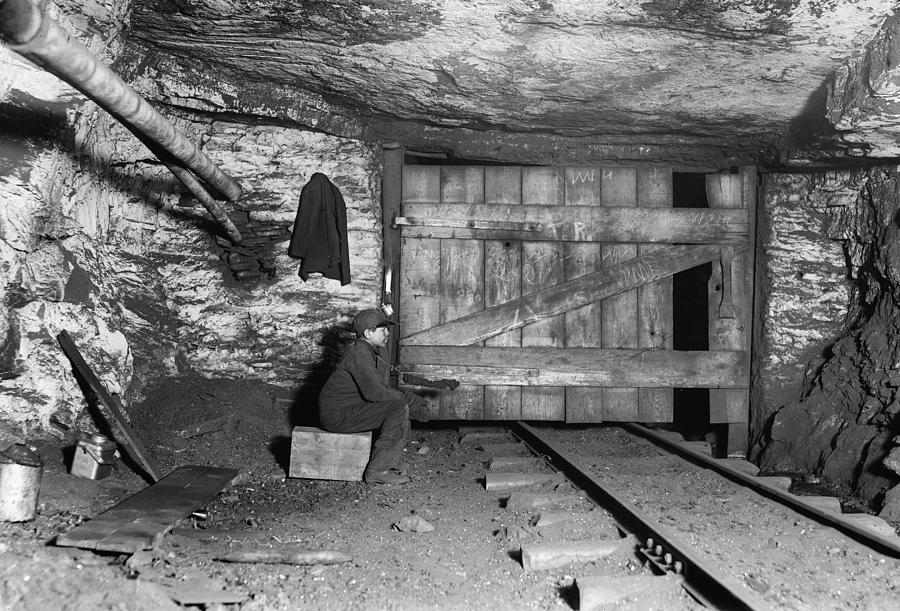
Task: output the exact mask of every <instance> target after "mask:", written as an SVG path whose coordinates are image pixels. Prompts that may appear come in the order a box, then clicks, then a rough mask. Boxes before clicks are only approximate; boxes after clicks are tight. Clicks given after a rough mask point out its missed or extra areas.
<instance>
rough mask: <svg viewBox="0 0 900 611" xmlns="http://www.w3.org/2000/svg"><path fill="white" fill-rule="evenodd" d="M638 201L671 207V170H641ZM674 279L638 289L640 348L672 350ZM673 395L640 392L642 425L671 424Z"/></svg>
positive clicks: (647, 248)
mask: <svg viewBox="0 0 900 611" xmlns="http://www.w3.org/2000/svg"><path fill="white" fill-rule="evenodd" d="M637 181H638V183H637V200H638V206H640V207H642V208H671V207H672V195H673V194H672V169H671V168H661V167H641V168H638V174H637ZM654 250H659V246H657V245H655V244H640V245H638V254H645V253H648V252H653V251H654ZM673 332H674V326H673V320H672V278H671V277H668V278H662V279H660V280H658V281H656V282H653V283H650V284H645V285H643V286H640V287H638V347H640V348H649V349H650V350H671V349H672V334H673ZM674 412H675V407H674V394H673V391H672V389H671V388H640V389H638V420H639V421H640V422H672V420H673V419H674Z"/></svg>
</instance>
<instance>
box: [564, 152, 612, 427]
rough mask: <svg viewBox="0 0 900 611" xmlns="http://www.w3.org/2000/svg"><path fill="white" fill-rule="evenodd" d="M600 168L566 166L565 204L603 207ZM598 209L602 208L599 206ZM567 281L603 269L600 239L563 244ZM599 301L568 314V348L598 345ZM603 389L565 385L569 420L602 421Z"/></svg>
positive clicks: (567, 418)
mask: <svg viewBox="0 0 900 611" xmlns="http://www.w3.org/2000/svg"><path fill="white" fill-rule="evenodd" d="M601 171H602V170H601V169H600V168H595V167H588V168H580V167H570V168H566V206H591V207H597V206H600V182H601V181H600V173H601ZM598 209H599V208H598ZM564 249H565V250H564V252H565V264H564V266H563V267H564V273H565V279H566V280H572V279H573V278H579V277H581V276H584V275H586V274H589V273H591V272H596V271H599V270H600V262H601V252H600V243H599V242H583V243H576V242H567V243H566V244H565V245H564ZM600 313H601V309H600V303H599V302H594V303H589V304H587V305H584V306H581V307H580V308H577V309H575V310H571V311H569V312H566V313H565V315H564V316H565V321H566V340H565V345H566V347H567V348H599V347H600V327H601V316H600ZM602 420H603V408H602V390H601V389H600V388H599V387H589V386H567V387H566V422H601V421H602Z"/></svg>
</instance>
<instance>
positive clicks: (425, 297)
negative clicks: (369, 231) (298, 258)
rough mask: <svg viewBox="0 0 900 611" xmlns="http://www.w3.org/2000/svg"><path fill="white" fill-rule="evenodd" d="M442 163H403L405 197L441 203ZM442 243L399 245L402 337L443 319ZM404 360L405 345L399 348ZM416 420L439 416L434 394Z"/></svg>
mask: <svg viewBox="0 0 900 611" xmlns="http://www.w3.org/2000/svg"><path fill="white" fill-rule="evenodd" d="M440 178H441V168H440V166H412V165H405V166H403V189H402V199H403V200H404V201H406V200H408V199H415V200H417V201H428V202H435V203H436V202H440V200H441V180H440ZM440 269H441V242H440V240H437V239H420V238H407V237H404V238H402V239H401V244H400V274H399V275H400V278H399V279H398V280H399V283H400V287H399V289H398V290H399V291H400V295H399V299H398V301H399V312H398V322H399V323H400V336H401V337H402V336H404V335H408V334H411V333H417V332H419V331H422V330H424V329H429V328H431V327H434V326H436V325H439V324H440V322H441V310H440V282H441V277H440V272H439V271H438V270H440ZM399 358H400V360H402V359H403V348H402V346H401V347H400V348H399ZM424 398H425V405H424V406H423V407H422V409H421V412H419V413H411V414H410V417H411V418H413V419H416V420H430V419H431V418H436V417H437V415H438V411H439V407H438V400H437V397H436V396H435V395H433V394H432V395H428V396H426V397H424Z"/></svg>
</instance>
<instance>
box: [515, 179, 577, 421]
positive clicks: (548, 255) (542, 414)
mask: <svg viewBox="0 0 900 611" xmlns="http://www.w3.org/2000/svg"><path fill="white" fill-rule="evenodd" d="M564 201H565V176H564V175H563V173H562V172H560V171H559V170H557V169H556V168H551V167H529V168H523V169H522V203H523V204H540V205H546V206H561V205H562V204H563V202H564ZM562 256H563V248H562V244H560V243H555V242H523V244H522V294H523V295H527V294H529V293H534V292H537V291H539V290H541V289H545V288H547V287H550V286H554V285H556V284H559V283H560V282H562V281H563V263H562ZM564 338H565V319H564V317H563V315H562V314H560V315H558V316H553V317H551V318H547V319H545V320H541V321H538V322H535V323H532V324H530V325H526V326H524V327H522V345H523V346H544V347H555V348H562V347H563V345H564ZM565 400H566V394H565V388H563V387H556V386H540V387H538V386H527V387H524V388H523V389H522V419H523V420H564V419H565V410H566V405H565Z"/></svg>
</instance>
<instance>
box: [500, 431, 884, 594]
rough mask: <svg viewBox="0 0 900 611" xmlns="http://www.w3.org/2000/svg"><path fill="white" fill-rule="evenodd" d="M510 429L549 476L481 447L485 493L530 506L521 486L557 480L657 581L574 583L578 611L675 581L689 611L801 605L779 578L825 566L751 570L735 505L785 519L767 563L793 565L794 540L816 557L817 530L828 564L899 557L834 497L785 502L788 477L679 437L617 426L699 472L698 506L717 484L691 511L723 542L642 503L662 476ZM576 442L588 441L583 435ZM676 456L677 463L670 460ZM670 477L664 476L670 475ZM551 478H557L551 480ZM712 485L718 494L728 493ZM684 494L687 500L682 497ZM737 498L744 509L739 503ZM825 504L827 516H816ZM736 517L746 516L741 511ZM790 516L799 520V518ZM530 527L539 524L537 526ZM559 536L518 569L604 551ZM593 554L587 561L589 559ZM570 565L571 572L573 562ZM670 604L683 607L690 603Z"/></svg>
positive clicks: (566, 436) (585, 446) (583, 446)
mask: <svg viewBox="0 0 900 611" xmlns="http://www.w3.org/2000/svg"><path fill="white" fill-rule="evenodd" d="M509 431H510V433H512V435H514V436H515V438H517V439H518V440H520V442H521V443H522V444H524V446H526V447H527V448H528V450H530V452H531V453H532V454H533V455H534V456H538V457H541V459H542V460H543V461H545V464H546V465H548V466H549V468H547V467H545V468H544V469H543V470H542V469H541V468H539V467H535V466H534V465H533V464H531V465H529V463H527V461H526V460H524V459H523V458H522V457H519V458H515V457H511V456H504V454H505V453H507V454H514V452H512V451H511V450H512V447H513V446H510V445H509V444H505V446H504V445H500V446H497V445H495V446H493V448H491V446H490V444H486V445H485V449H488V450H489V451H490V452H491V455H492V459H491V462H490V466H489V470H488V472H487V473H486V475H485V488H486V489H487V490H489V491H494V492H503V491H505V492H506V493H508V495H509V496H508V501H507V503H508V505H509V504H512V505H514V506H515V505H519V506H521V505H522V504H523V503H524V504H525V505H528V504H529V503H531V501H529V500H525V501H522V500H521V499H519V497H518V495H519V494H520V493H519V491H522V490H525V489H527V488H526V487H527V486H528V485H529V484H531V485H539V486H543V488H544V489H547V486H548V483H547V482H550V485H552V486H555V489H563V488H559V486H558V481H559V480H558V477H559V476H560V475H561V476H564V477H565V478H566V479H567V480H568V481H569V482H571V484H572V485H574V487H575V488H576V489H578V490H580V491H581V492H582V493H583V494H584V495H585V496H587V497H589V498H590V499H591V500H592V501H593V502H594V503H596V505H597V506H599V507H600V508H602V509H605V510H606V511H608V512H610V514H611V515H612V519H613V520H614V521H615V523H616V525H617V527H618V529H619V530H620V532H621V535H622V536H623V541H624V545H625V546H627V547H631V548H633V550H632V551H633V552H634V553H635V554H636V557H638V558H640V559H641V560H642V561H643V564H644V565H645V567H649V568H650V569H652V572H653V574H655V575H657V576H658V577H649V576H647V575H646V572H644V576H643V578H642V579H643V581H641V580H640V579H639V580H637V582H636V581H635V580H631V581H628V582H627V584H626V585H618V586H615V585H614V586H611V585H610V584H617V583H620V582H621V583H625V582H626V581H627V580H625V579H624V578H617V577H612V578H610V577H605V578H603V579H600V580H597V579H593V578H592V577H591V576H590V575H582V576H580V577H579V576H576V578H575V580H574V582H575V590H576V592H575V593H574V596H577V597H578V598H579V599H580V600H579V601H578V602H576V603H574V604H573V606H575V607H576V608H580V609H591V608H598V605H601V603H610V602H614V601H615V600H616V596H620V597H621V596H623V592H627V591H632V592H633V591H638V590H642V589H643V590H648V589H649V590H653V589H656V588H657V587H659V588H662V589H666V588H671V585H672V584H673V583H674V584H676V585H677V586H678V587H681V588H683V589H684V591H686V592H687V593H689V594H690V597H691V598H692V599H693V601H696V604H697V608H699V607H700V606H704V607H708V608H716V609H771V608H778V607H780V606H782V605H783V606H784V607H786V608H791V607H795V606H799V607H803V605H802V604H800V605H797V604H796V602H795V601H793V600H792V596H799V595H795V594H792V593H791V591H790V583H788V582H789V581H790V579H789V578H785V580H784V583H780V582H779V579H780V575H782V574H783V573H788V572H790V571H792V570H793V571H806V572H808V573H809V574H815V572H816V571H817V566H819V565H820V564H821V563H822V562H823V561H824V560H823V559H822V558H820V557H817V554H816V553H812V554H809V556H810V557H809V558H808V559H807V561H808V562H809V563H810V566H809V567H808V568H802V563H799V561H798V562H797V563H795V565H794V566H793V567H791V568H790V569H789V570H788V569H785V568H783V567H781V566H780V565H779V564H778V563H777V562H776V563H775V566H773V567H772V569H771V572H767V571H766V569H760V568H759V567H758V566H751V564H752V563H751V562H750V561H749V560H747V558H744V557H743V556H745V555H747V556H749V555H753V554H746V553H745V552H747V551H749V549H745V548H752V545H750V544H747V543H741V542H742V541H745V540H746V538H747V533H742V532H740V531H741V529H742V528H744V523H743V522H742V520H741V518H740V516H736V515H735V514H736V513H739V512H736V511H735V508H736V507H737V506H740V505H747V506H752V507H751V508H750V510H751V511H762V512H768V513H771V514H772V515H773V516H785V517H778V518H777V519H782V520H784V521H785V524H787V525H788V527H793V528H794V532H790V528H788V527H786V528H785V529H782V531H779V532H782V533H783V534H781V535H780V536H779V537H778V538H777V540H775V541H768V542H766V545H770V546H772V545H774V546H775V548H777V547H778V546H779V545H781V546H782V550H787V552H782V553H779V554H773V556H775V555H779V556H781V555H784V553H789V554H790V555H791V557H792V558H793V557H795V556H802V555H804V554H803V553H801V552H797V551H795V550H794V549H793V547H794V545H795V544H797V543H798V541H799V542H802V544H803V545H805V546H806V548H805V549H815V545H816V542H815V541H809V540H808V539H809V537H810V534H809V533H811V532H813V531H815V532H816V536H818V537H825V538H826V539H827V541H828V543H826V544H825V548H823V549H826V550H829V551H827V552H826V553H825V556H826V559H827V556H830V555H832V552H831V551H830V550H833V549H844V548H850V547H853V550H855V551H854V553H862V554H866V553H870V555H869V557H873V555H874V557H876V558H877V557H878V556H879V555H883V556H884V557H886V558H891V559H897V558H900V544H898V539H897V538H896V536H895V535H893V534H892V533H889V532H886V531H885V530H882V531H881V532H879V531H878V530H873V527H872V526H871V525H870V524H867V523H865V521H863V523H860V522H859V521H857V520H856V518H859V517H861V516H848V515H846V514H842V513H840V505H839V501H838V500H837V499H836V498H832V499H830V501H829V500H828V499H825V501H828V502H825V501H823V499H822V498H820V497H812V498H804V497H799V496H796V495H793V494H790V493H789V492H787V490H786V483H787V482H786V481H785V480H786V478H764V477H758V476H756V475H754V474H753V473H752V469H753V467H752V465H750V464H749V463H744V462H743V461H734V460H716V459H713V458H711V457H710V456H708V455H706V454H704V452H702V451H698V450H697V449H695V448H694V447H692V444H691V443H685V442H683V440H680V436H678V438H679V440H673V439H671V438H670V436H668V435H666V434H663V433H659V432H656V431H653V430H651V429H648V428H646V427H642V426H639V425H624V426H623V427H622V428H621V434H622V435H627V436H629V437H632V436H639V438H641V441H640V443H643V447H644V448H648V447H649V448H654V449H656V451H657V453H658V454H661V455H662V454H664V455H665V457H664V458H665V460H666V461H672V460H675V461H677V462H683V463H685V465H688V466H686V467H684V468H685V469H695V470H698V471H702V472H703V478H704V482H701V481H700V479H701V478H700V477H696V478H695V479H696V480H697V486H698V489H697V495H696V496H697V498H699V497H700V496H701V494H700V492H701V491H700V487H702V486H703V485H710V484H706V483H705V482H706V481H709V482H717V481H718V482H719V483H713V484H711V485H712V486H713V488H715V489H716V490H714V491H713V492H712V494H711V497H712V498H713V499H719V500H718V501H715V500H714V501H713V502H718V503H720V505H721V506H720V507H717V508H714V509H712V510H702V509H697V507H699V505H696V504H695V505H693V507H694V508H695V511H696V512H697V513H698V515H699V514H702V513H703V512H704V511H707V512H708V513H709V514H711V515H713V520H715V521H718V522H721V523H723V524H724V525H725V526H727V522H729V521H732V522H734V524H733V527H734V529H735V532H736V533H737V534H734V535H731V534H726V535H722V532H723V531H722V530H721V528H720V529H718V530H716V533H715V534H712V533H708V532H703V530H704V529H703V528H698V527H697V525H696V524H695V523H693V522H694V521H693V520H692V519H691V515H690V511H691V508H690V507H688V509H687V510H685V508H677V507H675V505H677V504H678V503H679V501H677V500H670V499H667V498H663V499H662V502H660V499H658V498H657V499H655V500H654V499H653V498H649V497H650V496H652V495H649V496H647V498H645V494H644V491H643V490H642V489H641V488H642V485H641V482H642V481H644V482H646V481H647V480H648V479H651V480H652V479H653V478H657V479H660V478H662V479H665V478H666V475H665V473H661V474H648V473H644V474H643V475H641V474H640V473H638V474H637V475H635V474H629V473H625V472H624V471H627V469H622V468H621V467H619V466H616V465H615V464H614V463H613V462H612V461H607V459H606V458H604V457H602V456H600V455H598V454H596V451H597V449H598V448H597V446H596V445H594V446H592V445H591V441H590V439H585V440H583V441H582V442H580V443H579V442H577V441H576V440H575V437H577V435H578V432H577V431H572V430H566V429H547V428H544V429H538V428H535V427H533V426H529V425H527V424H525V423H516V424H514V425H512V426H510V428H509ZM582 434H583V435H586V436H589V434H588V433H582ZM648 456H649V455H648ZM675 456H677V457H679V458H677V459H676V458H674V457H675ZM654 460H656V459H655V457H653V456H649V458H646V457H645V458H644V459H642V458H641V457H636V458H635V459H633V463H634V464H640V463H641V462H642V461H643V462H644V467H645V468H646V467H647V466H648V465H649V469H648V470H649V471H651V472H652V470H653V468H654V467H653V465H654V464H656V463H655V462H654ZM741 463H743V464H741ZM604 467H606V468H607V469H610V468H611V469H612V470H613V471H614V472H613V473H609V472H604ZM668 469H670V470H671V469H672V467H668ZM676 469H680V467H676ZM510 471H512V473H511V472H510ZM516 471H519V472H518V473H517V472H516ZM620 471H622V472H620ZM554 473H555V475H554ZM529 475H530V477H529ZM610 475H612V477H610ZM554 477H556V478H557V479H555V480H554ZM708 478H713V479H712V480H709V479H708ZM673 479H674V478H673ZM554 482H556V483H554ZM720 487H726V488H727V490H726V488H720ZM691 496H692V495H688V497H689V498H690V497H691ZM722 499H724V500H722ZM744 499H746V502H743V500H744ZM691 503H693V501H691V500H689V505H691ZM697 503H699V500H698V501H697ZM773 503H777V505H773ZM767 504H768V505H767ZM826 506H827V507H829V509H825V508H823V507H826ZM741 509H742V511H746V510H747V508H746V507H742V508H741ZM685 511H687V513H685ZM677 516H681V517H677ZM685 516H686V517H685ZM791 516H797V519H794V518H792V517H791ZM865 517H866V518H871V516H865ZM541 519H542V518H541ZM773 519H775V518H773ZM807 520H812V521H813V523H812V524H813V525H812V526H810V523H809V522H807ZM536 526H540V522H539V521H538V522H537V524H536ZM719 526H722V524H720V525H719ZM559 532H560V535H561V536H560V543H559V544H553V543H549V544H548V543H546V542H545V543H542V544H541V545H538V546H534V545H532V546H529V545H523V547H522V557H521V562H522V564H523V567H525V568H526V570H540V569H541V568H542V567H544V566H555V565H553V563H554V562H562V563H565V562H568V561H571V560H573V559H574V560H576V561H578V560H581V561H584V560H586V559H587V560H590V559H592V558H599V557H601V556H603V555H604V553H607V552H605V551H604V548H603V545H602V541H601V542H600V543H598V542H597V541H592V542H588V543H585V542H584V541H581V542H577V541H572V540H571V539H572V537H571V536H569V537H567V536H566V533H565V532H564V531H559ZM711 537H712V539H710V538H711ZM751 538H752V537H751ZM704 539H705V540H704ZM848 540H852V541H853V542H854V543H850V542H849V541H848ZM860 550H862V551H860ZM765 552H766V550H762V553H763V554H764V555H765ZM591 553H594V554H595V555H594V556H591ZM845 553H846V552H845ZM554 555H555V557H554ZM757 555H758V552H757ZM547 562H549V563H550V565H547V564H546V563H547ZM532 564H533V565H534V566H532ZM573 566H575V567H578V564H575V565H573ZM588 572H590V571H588ZM660 577H662V579H660ZM801 602H802V601H801ZM832 602H833V601H832ZM678 604H679V605H681V606H683V607H684V608H691V607H690V604H689V603H684V602H681V603H678ZM661 608H669V607H667V606H663V607H661Z"/></svg>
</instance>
